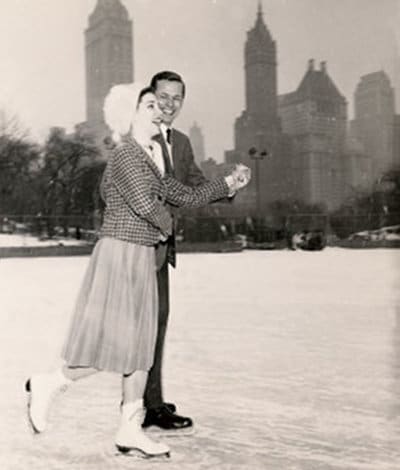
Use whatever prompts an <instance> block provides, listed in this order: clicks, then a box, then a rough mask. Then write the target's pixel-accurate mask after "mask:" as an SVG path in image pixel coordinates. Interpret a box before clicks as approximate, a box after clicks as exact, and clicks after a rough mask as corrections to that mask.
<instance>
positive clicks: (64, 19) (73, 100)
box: [0, 0, 400, 161]
mask: <svg viewBox="0 0 400 470" xmlns="http://www.w3.org/2000/svg"><path fill="white" fill-rule="evenodd" d="M96 1H97V0H0V106H1V107H3V108H6V109H7V110H8V111H9V112H13V113H16V114H17V115H18V116H19V118H20V120H21V121H22V123H23V124H24V125H25V126H26V127H28V128H30V129H31V134H32V136H33V137H35V138H42V139H43V137H45V135H46V133H47V130H48V127H49V126H52V125H59V126H64V127H67V129H71V128H72V126H73V125H74V124H75V123H77V122H81V121H83V120H84V119H85V95H84V91H85V77H84V29H85V28H86V27H87V20H88V15H89V14H90V13H91V12H92V11H93V9H94V6H95V4H96ZM122 2H123V3H124V4H125V6H126V7H127V8H128V11H129V13H130V16H131V19H132V20H133V27H134V75H135V79H141V80H144V81H147V80H148V79H149V78H150V77H151V75H152V74H153V73H155V72H157V71H159V70H162V69H172V70H176V71H177V72H179V73H181V74H182V75H183V76H184V78H185V80H186V82H187V87H188V91H187V98H186V101H185V104H184V109H183V111H182V114H181V116H180V117H179V119H178V120H177V122H176V125H177V127H180V128H182V129H183V130H184V131H187V130H188V128H189V127H190V125H191V123H192V122H193V121H194V120H196V121H197V122H198V123H199V125H200V126H201V127H202V129H203V133H204V135H205V146H206V154H207V156H209V157H214V158H215V159H217V160H219V161H222V158H223V151H224V150H227V149H231V148H232V147H233V125H234V120H235V118H236V117H238V116H239V115H240V113H241V112H242V110H243V108H244V69H243V66H244V62H243V47H244V42H245V40H246V32H247V31H248V30H249V29H251V28H252V27H253V25H254V23H255V19H256V12H257V3H258V0H122ZM399 2H400V0H262V5H263V11H264V20H265V23H266V25H267V27H268V29H269V31H270V32H271V34H272V37H273V38H274V40H275V41H276V42H277V51H278V92H279V93H286V92H289V91H294V90H295V89H296V87H297V86H298V84H299V82H300V80H301V78H302V77H303V75H304V73H305V70H306V66H307V61H308V59H310V58H314V59H315V61H316V63H317V64H318V63H319V62H320V61H321V60H326V61H327V67H328V73H329V74H330V76H331V78H332V79H333V80H334V82H335V83H336V85H337V87H338V88H339V90H340V91H341V92H342V94H343V95H344V96H345V97H346V98H347V100H348V103H349V107H348V110H349V116H350V117H351V116H352V113H353V93H354V89H355V87H356V85H357V82H358V80H359V78H360V76H361V75H363V74H366V73H369V72H373V71H376V70H380V69H384V70H386V71H387V73H388V74H389V76H390V78H391V80H392V84H393V85H399V84H400V70H399V67H400V64H399V59H398V56H399V49H400V48H399V43H400V42H399V40H400V11H399V10H400V8H399ZM395 26H396V28H395ZM396 57H397V60H395V59H396ZM396 64H397V76H396ZM396 91H397V94H399V95H400V89H398V90H396ZM398 111H400V109H399V107H398Z"/></svg>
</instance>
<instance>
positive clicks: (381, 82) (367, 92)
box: [352, 70, 395, 182]
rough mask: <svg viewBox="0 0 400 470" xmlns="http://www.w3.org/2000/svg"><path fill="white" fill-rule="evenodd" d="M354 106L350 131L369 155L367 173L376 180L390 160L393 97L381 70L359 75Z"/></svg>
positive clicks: (391, 159)
mask: <svg viewBox="0 0 400 470" xmlns="http://www.w3.org/2000/svg"><path fill="white" fill-rule="evenodd" d="M354 108H355V113H354V121H353V123H352V128H353V132H354V135H355V137H356V138H357V140H358V141H359V142H360V143H361V144H362V146H363V151H364V153H365V154H366V155H368V156H369V157H370V159H371V167H372V175H371V176H372V179H373V181H375V182H376V181H377V180H378V179H379V178H380V177H381V176H382V174H383V173H384V172H385V171H387V170H388V169H390V168H391V167H392V165H393V163H394V160H393V128H394V115H395V98H394V90H393V88H392V86H391V83H390V80H389V77H388V76H387V74H386V73H385V72H384V71H383V70H380V71H378V72H373V73H369V74H367V75H364V76H362V77H361V80H360V82H359V83H358V85H357V88H356V91H355V93H354Z"/></svg>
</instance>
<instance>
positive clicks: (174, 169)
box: [143, 71, 206, 433]
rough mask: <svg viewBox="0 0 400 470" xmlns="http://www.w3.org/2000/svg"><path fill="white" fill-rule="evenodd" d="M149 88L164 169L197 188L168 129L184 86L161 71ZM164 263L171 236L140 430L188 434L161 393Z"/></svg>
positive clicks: (199, 178) (192, 167)
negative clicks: (156, 114)
mask: <svg viewBox="0 0 400 470" xmlns="http://www.w3.org/2000/svg"><path fill="white" fill-rule="evenodd" d="M151 86H152V87H153V88H154V89H155V93H156V97H157V100H158V104H159V107H160V109H161V111H162V121H163V123H162V124H161V127H160V130H161V133H160V135H158V136H157V137H156V140H158V142H159V143H160V144H161V147H162V149H163V160H164V162H163V164H164V169H165V171H166V172H167V173H171V174H173V175H174V176H175V178H177V179H178V180H179V181H181V182H182V183H184V184H186V185H189V186H197V185H199V184H201V183H203V182H204V181H205V180H206V179H205V177H204V176H203V174H202V172H201V170H200V169H199V168H198V167H197V165H196V164H195V162H194V158H193V150H192V146H191V144H190V141H189V138H188V137H187V136H186V135H185V134H183V133H182V132H180V131H178V130H176V129H174V128H173V127H172V125H173V122H174V120H175V119H176V118H177V117H178V115H179V112H180V110H181V108H182V104H183V100H184V98H185V84H184V82H183V80H182V78H181V77H180V76H179V75H178V74H177V73H174V72H170V71H164V72H160V73H157V74H156V75H154V77H153V78H152V80H151ZM171 211H172V208H171ZM168 264H171V265H172V266H173V267H175V265H176V249H175V237H174V235H172V236H171V237H170V238H169V239H168V240H167V241H166V242H165V243H160V245H159V247H158V248H157V266H158V272H157V282H158V294H159V316H158V333H157V341H156V349H155V357H154V363H153V367H152V368H151V369H150V373H149V377H148V381H147V386H146V390H145V395H144V403H145V407H146V410H147V411H146V417H145V420H144V422H143V427H144V428H149V427H152V426H155V427H157V428H159V429H162V430H165V431H169V432H170V433H174V432H179V433H182V432H189V431H191V430H192V429H193V422H192V420H191V419H190V418H189V417H185V416H180V415H179V414H178V413H177V411H176V406H175V404H173V403H165V402H164V397H163V393H162V377H161V376H162V359H163V350H164V342H165V334H166V330H167V324H168V315H169V275H168Z"/></svg>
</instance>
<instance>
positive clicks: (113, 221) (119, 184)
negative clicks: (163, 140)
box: [100, 138, 229, 246]
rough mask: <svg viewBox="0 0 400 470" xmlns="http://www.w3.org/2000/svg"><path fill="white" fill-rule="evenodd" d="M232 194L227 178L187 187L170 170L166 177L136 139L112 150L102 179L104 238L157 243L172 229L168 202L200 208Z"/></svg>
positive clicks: (177, 205) (102, 232)
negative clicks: (104, 206) (104, 204)
mask: <svg viewBox="0 0 400 470" xmlns="http://www.w3.org/2000/svg"><path fill="white" fill-rule="evenodd" d="M228 193H229V187H228V185H227V183H226V181H225V178H217V179H215V180H213V181H210V182H206V183H204V184H202V185H200V186H196V187H194V188H193V187H189V186H186V185H184V184H182V183H180V182H179V181H177V180H176V179H175V178H173V177H172V176H170V175H165V176H162V175H161V173H160V171H159V170H158V167H157V166H156V164H155V163H154V162H153V161H152V159H151V158H150V157H149V156H148V155H147V153H146V152H145V151H144V150H143V149H142V147H141V146H140V145H139V144H138V143H137V142H136V141H135V140H134V139H132V138H129V139H125V140H124V141H123V142H122V143H121V144H120V145H118V146H117V147H116V148H115V149H114V150H113V151H112V153H111V156H110V158H109V161H108V162H107V165H106V169H105V171H104V176H103V180H102V183H101V194H102V197H103V199H104V201H105V203H106V208H105V212H104V218H103V225H102V227H101V230H100V237H112V238H117V239H119V240H124V241H127V242H132V243H137V244H139V245H147V246H151V245H155V244H157V243H158V242H159V241H160V237H161V236H168V235H170V234H171V233H172V218H171V215H170V213H169V211H168V210H167V208H166V203H169V204H171V205H173V206H176V207H200V206H204V205H206V204H208V203H209V202H212V201H216V200H218V199H221V198H224V197H226V196H227V195H228Z"/></svg>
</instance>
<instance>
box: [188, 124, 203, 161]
mask: <svg viewBox="0 0 400 470" xmlns="http://www.w3.org/2000/svg"><path fill="white" fill-rule="evenodd" d="M189 138H190V142H191V144H192V147H193V153H194V158H195V161H196V163H197V165H199V166H201V164H202V163H203V162H204V160H205V158H206V155H205V150H204V135H203V132H202V130H201V128H200V126H199V125H198V124H197V122H194V123H193V126H192V127H191V128H190V129H189Z"/></svg>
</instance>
